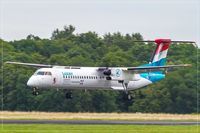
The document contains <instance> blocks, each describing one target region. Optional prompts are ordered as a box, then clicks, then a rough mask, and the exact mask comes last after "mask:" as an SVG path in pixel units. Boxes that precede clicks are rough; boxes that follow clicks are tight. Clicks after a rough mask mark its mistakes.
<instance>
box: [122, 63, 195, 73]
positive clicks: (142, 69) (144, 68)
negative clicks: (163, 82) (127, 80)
mask: <svg viewBox="0 0 200 133" xmlns="http://www.w3.org/2000/svg"><path fill="white" fill-rule="evenodd" d="M190 66H192V65H191V64H180V65H166V66H141V67H128V68H127V69H125V70H124V71H133V72H153V71H159V70H163V69H164V70H168V69H171V68H175V67H190Z"/></svg>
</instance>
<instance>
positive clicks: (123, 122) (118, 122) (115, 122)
mask: <svg viewBox="0 0 200 133" xmlns="http://www.w3.org/2000/svg"><path fill="white" fill-rule="evenodd" d="M1 123H2V124H82V125H83V124H90V125H95V124H96V125H97V124H101V125H103V124H105V125H199V122H197V121H137V120H134V121H130V120H129V121H128V120H1Z"/></svg>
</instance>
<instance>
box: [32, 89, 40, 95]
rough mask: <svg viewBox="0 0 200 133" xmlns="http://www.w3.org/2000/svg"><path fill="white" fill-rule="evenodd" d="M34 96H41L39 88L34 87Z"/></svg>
mask: <svg viewBox="0 0 200 133" xmlns="http://www.w3.org/2000/svg"><path fill="white" fill-rule="evenodd" d="M32 94H33V95H34V96H37V95H39V92H38V88H37V87H34V88H33V92H32Z"/></svg>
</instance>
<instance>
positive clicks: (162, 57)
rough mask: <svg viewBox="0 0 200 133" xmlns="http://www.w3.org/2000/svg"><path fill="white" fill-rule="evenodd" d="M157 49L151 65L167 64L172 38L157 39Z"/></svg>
mask: <svg viewBox="0 0 200 133" xmlns="http://www.w3.org/2000/svg"><path fill="white" fill-rule="evenodd" d="M155 43H156V44H157V46H156V49H155V51H154V54H153V58H152V60H151V62H150V65H151V66H163V65H165V64H166V57H167V52H168V49H169V46H170V44H171V40H170V39H156V40H155Z"/></svg>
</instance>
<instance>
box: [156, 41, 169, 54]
mask: <svg viewBox="0 0 200 133" xmlns="http://www.w3.org/2000/svg"><path fill="white" fill-rule="evenodd" d="M155 43H156V44H157V47H156V53H155V54H158V53H160V52H162V51H164V50H167V49H168V48H169V45H170V43H171V40H170V39H156V40H155ZM161 45H163V46H161Z"/></svg>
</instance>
